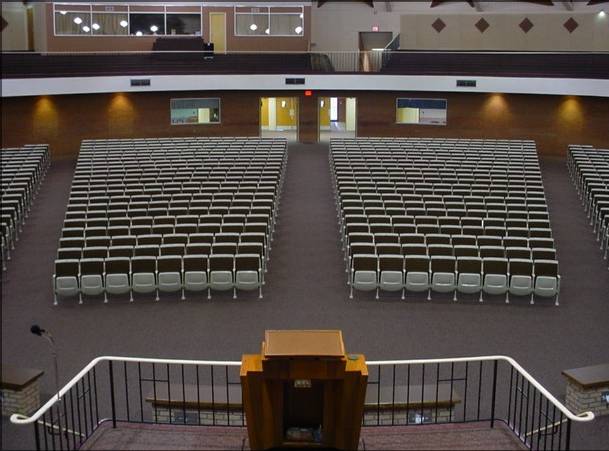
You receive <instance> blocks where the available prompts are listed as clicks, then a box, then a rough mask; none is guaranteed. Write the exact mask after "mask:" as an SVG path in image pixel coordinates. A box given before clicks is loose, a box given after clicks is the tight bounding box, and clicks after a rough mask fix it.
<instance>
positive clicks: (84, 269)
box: [80, 258, 104, 276]
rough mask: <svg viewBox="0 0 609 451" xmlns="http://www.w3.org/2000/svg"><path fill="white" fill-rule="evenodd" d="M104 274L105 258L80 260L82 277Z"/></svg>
mask: <svg viewBox="0 0 609 451" xmlns="http://www.w3.org/2000/svg"><path fill="white" fill-rule="evenodd" d="M103 273H104V258H84V259H82V260H80V274H81V275H100V276H101V275H102V274H103Z"/></svg>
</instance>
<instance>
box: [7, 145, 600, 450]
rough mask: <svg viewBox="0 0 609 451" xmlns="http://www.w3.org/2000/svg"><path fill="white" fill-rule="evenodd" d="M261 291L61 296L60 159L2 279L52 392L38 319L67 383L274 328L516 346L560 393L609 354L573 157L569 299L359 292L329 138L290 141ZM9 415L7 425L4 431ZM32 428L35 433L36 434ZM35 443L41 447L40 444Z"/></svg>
mask: <svg viewBox="0 0 609 451" xmlns="http://www.w3.org/2000/svg"><path fill="white" fill-rule="evenodd" d="M289 152H290V156H289V163H288V170H287V179H286V183H285V186H284V193H283V197H282V203H281V211H280V222H279V226H278V229H277V230H276V235H275V241H274V243H273V250H272V253H271V261H270V266H269V272H268V277H267V285H266V286H265V292H264V299H263V300H258V299H256V297H255V295H250V294H248V295H243V296H240V298H239V299H238V300H232V299H231V296H230V294H215V295H214V296H213V299H212V300H211V301H207V300H206V299H204V298H195V297H191V298H190V299H189V300H188V301H186V302H179V301H177V300H176V299H173V298H170V297H167V296H165V297H164V298H163V299H162V300H161V302H158V303H155V302H153V301H152V300H146V299H142V298H138V299H137V300H136V302H135V303H133V304H126V303H124V302H122V301H115V302H111V303H110V304H108V305H104V304H102V302H101V300H91V301H86V303H85V305H80V306H79V305H77V303H76V302H75V301H73V300H68V301H65V302H63V303H62V304H61V305H60V306H59V307H53V305H52V293H51V274H52V271H53V259H54V256H55V253H56V248H57V241H58V238H59V234H60V230H61V226H62V221H63V217H64V212H65V207H66V204H67V198H68V193H69V188H70V183H71V177H72V174H73V166H74V165H73V163H65V162H62V163H55V164H53V166H52V167H51V169H50V171H49V173H48V175H47V179H46V180H45V182H44V185H43V187H42V191H41V194H40V196H39V197H38V198H37V199H36V201H35V203H34V206H33V209H32V214H31V217H30V218H29V220H28V222H27V224H26V226H25V227H24V231H23V234H22V236H21V240H20V241H19V243H18V246H17V249H16V250H15V252H14V257H13V260H12V261H11V262H9V267H8V271H7V272H6V273H4V274H3V279H2V282H3V283H2V362H3V363H6V364H12V365H17V366H25V367H35V368H41V369H44V370H45V371H46V375H45V376H44V378H43V388H44V390H45V392H47V393H48V392H50V391H51V389H52V372H51V369H52V361H51V357H50V354H49V352H48V348H47V346H46V343H45V342H44V341H43V340H41V339H40V338H38V337H35V336H33V335H31V334H30V333H29V327H30V325H31V324H33V323H39V324H40V325H41V326H43V327H45V328H47V329H48V330H49V331H51V332H52V333H53V334H54V335H55V338H56V340H57V343H58V344H59V348H60V359H61V360H60V372H61V382H62V383H64V382H66V381H67V380H69V378H70V377H72V376H73V375H74V374H75V373H76V372H77V371H78V370H80V369H81V368H82V367H83V366H84V365H85V364H86V363H87V362H89V361H90V360H91V359H93V358H94V357H96V356H99V355H126V356H145V357H176V358H177V357H180V358H192V359H225V360H226V359H228V360H239V359H240V357H241V354H242V353H251V352H258V351H259V346H260V342H261V340H262V337H263V333H264V330H265V329H271V328H275V329H281V328H284V329H291V328H311V329H315V328H336V329H342V330H343V334H344V338H345V344H346V346H347V350H348V351H350V352H361V353H364V354H365V355H366V357H367V358H368V359H371V360H372V359H388V358H391V359H410V358H432V357H459V356H475V355H483V354H507V355H510V356H512V357H514V358H516V360H518V361H519V362H520V363H521V364H522V365H523V366H524V367H525V368H527V369H528V370H529V371H530V372H531V374H533V376H535V377H536V378H538V379H539V380H540V381H541V382H542V383H543V384H544V385H545V386H546V387H548V388H549V389H550V391H552V392H553V393H554V394H555V395H557V396H558V397H559V398H562V397H563V396H564V390H565V383H564V381H563V378H562V377H561V375H560V372H561V370H563V369H566V368H572V367H578V366H584V365H591V364H597V363H603V362H608V361H609V347H608V346H607V343H609V328H608V327H607V318H609V271H607V262H606V261H603V260H602V256H601V254H600V251H599V249H598V244H597V242H596V240H595V238H594V236H593V234H592V232H591V229H590V227H589V226H588V224H587V221H586V219H585V217H584V214H583V210H582V208H581V205H580V203H579V200H578V198H577V195H576V193H575V190H574V188H573V186H572V185H571V182H570V180H569V178H568V173H567V170H566V165H565V162H564V160H546V161H543V165H542V171H543V176H544V182H545V186H546V194H547V196H548V201H549V207H550V211H551V219H552V225H553V231H554V234H555V238H556V242H557V247H558V252H559V261H560V265H561V273H562V275H563V292H562V294H561V305H560V306H559V307H554V306H553V305H552V303H551V302H545V303H544V302H539V303H537V304H536V305H534V306H531V305H529V304H528V302H527V301H526V300H522V301H520V300H514V302H512V304H510V305H505V304H503V303H502V302H500V301H493V302H488V303H484V304H479V303H477V302H473V301H467V300H464V301H462V302H459V303H452V302H451V301H450V300H449V297H446V298H444V299H440V298H439V297H437V299H435V300H434V301H431V302H427V301H425V300H424V296H416V295H409V297H408V300H407V301H400V300H399V296H397V297H396V296H385V297H383V299H381V301H375V300H374V295H373V294H362V295H359V296H356V299H355V300H351V301H350V300H349V299H348V291H347V287H346V284H345V272H344V264H343V260H342V256H341V252H340V247H339V243H338V229H337V222H336V210H335V207H334V202H333V198H332V190H331V179H330V174H329V167H328V155H327V147H326V146H323V145H290V149H289ZM607 420H608V418H607V417H606V418H604V419H600V420H599V421H597V422H595V423H594V424H592V425H586V426H585V427H583V426H576V427H574V431H573V433H574V435H573V444H574V446H575V447H582V448H596V449H606V448H609V421H607ZM5 425H6V422H4V423H3V428H4V427H5ZM3 432H4V433H3V434H2V436H3V437H2V444H3V448H5V449H6V448H25V447H27V446H28V443H26V439H24V438H23V436H24V434H23V432H22V431H19V432H15V431H14V429H13V428H12V427H8V428H6V429H5V430H4V431H3ZM26 435H27V434H26ZM30 443H31V442H30Z"/></svg>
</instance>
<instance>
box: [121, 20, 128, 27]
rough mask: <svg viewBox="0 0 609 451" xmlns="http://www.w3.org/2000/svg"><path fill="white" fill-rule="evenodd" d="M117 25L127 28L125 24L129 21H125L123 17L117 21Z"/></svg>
mask: <svg viewBox="0 0 609 451" xmlns="http://www.w3.org/2000/svg"><path fill="white" fill-rule="evenodd" d="M119 25H120V26H121V27H123V28H127V25H129V22H127V21H126V20H124V19H123V20H121V21H120V22H119Z"/></svg>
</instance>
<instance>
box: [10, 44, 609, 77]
mask: <svg viewBox="0 0 609 451" xmlns="http://www.w3.org/2000/svg"><path fill="white" fill-rule="evenodd" d="M206 56H209V55H208V54H207V53H206V52H183V51H178V52H102V53H29V52H28V53H19V52H13V53H10V52H9V53H3V54H2V63H3V64H2V78H3V79H14V78H47V77H93V76H119V75H206V74H209V75H213V74H354V73H366V74H384V75H453V76H488V77H531V78H537V77H543V78H567V79H569V78H579V79H609V53H602V52H596V53H594V52H592V53H580V52H565V53H544V52H542V53H536V52H532V53H511V52H413V51H392V50H383V51H365V52H359V51H354V52H288V53H286V52H255V53H254V52H230V53H226V54H216V55H214V57H213V58H209V57H208V58H206Z"/></svg>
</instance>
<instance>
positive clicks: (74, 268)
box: [55, 259, 79, 277]
mask: <svg viewBox="0 0 609 451" xmlns="http://www.w3.org/2000/svg"><path fill="white" fill-rule="evenodd" d="M78 272H79V260H76V259H74V260H55V276H57V277H77V276H78Z"/></svg>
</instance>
